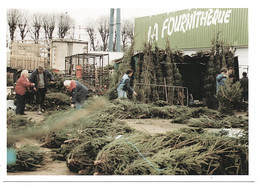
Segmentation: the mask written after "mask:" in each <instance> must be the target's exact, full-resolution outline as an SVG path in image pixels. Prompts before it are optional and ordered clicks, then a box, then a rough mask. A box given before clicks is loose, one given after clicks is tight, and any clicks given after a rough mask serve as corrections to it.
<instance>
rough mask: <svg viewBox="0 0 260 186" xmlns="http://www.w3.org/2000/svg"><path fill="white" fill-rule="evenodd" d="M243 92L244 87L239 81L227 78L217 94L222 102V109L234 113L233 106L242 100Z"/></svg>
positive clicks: (224, 111)
mask: <svg viewBox="0 0 260 186" xmlns="http://www.w3.org/2000/svg"><path fill="white" fill-rule="evenodd" d="M241 94H242V89H241V88H240V82H239V81H238V82H236V83H233V82H232V80H231V79H227V80H225V84H224V85H222V86H220V87H219V91H218V93H217V95H216V97H217V98H218V100H219V103H220V111H221V112H223V113H232V108H233V107H234V106H235V105H238V104H239V102H240V99H241Z"/></svg>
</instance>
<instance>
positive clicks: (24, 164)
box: [7, 145, 44, 172]
mask: <svg viewBox="0 0 260 186" xmlns="http://www.w3.org/2000/svg"><path fill="white" fill-rule="evenodd" d="M43 159H44V153H43V152H40V150H39V147H36V146H29V145H27V146H23V147H20V148H17V149H16V163H15V164H13V165H7V171H8V172H14V171H28V170H35V169H36V168H39V167H41V166H42V165H43Z"/></svg>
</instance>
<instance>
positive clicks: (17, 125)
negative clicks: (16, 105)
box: [7, 110, 35, 130]
mask: <svg viewBox="0 0 260 186" xmlns="http://www.w3.org/2000/svg"><path fill="white" fill-rule="evenodd" d="M34 124H35V122H34V121H32V118H28V117H25V116H23V115H16V114H15V112H14V111H12V110H8V111H7V128H8V129H9V130H13V129H21V128H25V127H29V126H33V125H34Z"/></svg>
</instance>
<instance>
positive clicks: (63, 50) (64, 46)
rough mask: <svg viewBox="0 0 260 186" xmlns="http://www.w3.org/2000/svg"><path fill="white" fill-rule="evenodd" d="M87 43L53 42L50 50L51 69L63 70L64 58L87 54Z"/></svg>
mask: <svg viewBox="0 0 260 186" xmlns="http://www.w3.org/2000/svg"><path fill="white" fill-rule="evenodd" d="M87 45H88V44H87V42H73V41H70V42H68V41H63V42H61V41H53V43H52V48H51V68H53V69H58V70H60V72H63V71H64V70H65V57H66V56H70V55H75V54H79V53H84V52H87V47H88V46H87Z"/></svg>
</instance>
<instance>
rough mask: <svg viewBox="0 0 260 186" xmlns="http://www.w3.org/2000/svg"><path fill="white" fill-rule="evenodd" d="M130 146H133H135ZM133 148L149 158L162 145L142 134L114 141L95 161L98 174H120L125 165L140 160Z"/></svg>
mask: <svg viewBox="0 0 260 186" xmlns="http://www.w3.org/2000/svg"><path fill="white" fill-rule="evenodd" d="M131 144H135V146H132V145H131ZM135 147H136V148H138V149H139V150H140V151H142V152H143V154H144V155H145V156H150V155H151V154H154V151H156V149H158V148H161V147H162V145H161V141H159V140H154V138H152V137H151V136H147V135H144V134H142V133H136V134H133V135H129V136H126V137H125V136H123V137H121V138H119V139H115V140H114V141H112V142H111V143H109V144H108V145H106V146H105V147H104V148H103V149H102V150H101V151H100V152H99V153H98V155H97V157H96V161H95V165H96V166H97V167H96V168H97V170H98V173H101V174H109V175H113V174H122V172H123V171H124V170H125V168H126V166H127V164H130V163H131V162H132V161H134V160H135V159H137V158H141V156H140V154H139V153H138V151H137V150H136V148H135Z"/></svg>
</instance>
